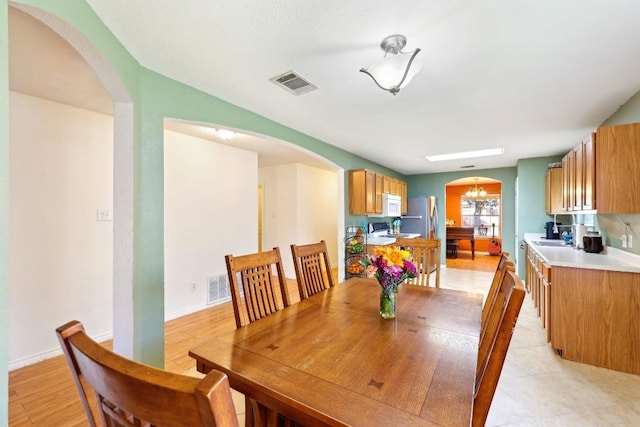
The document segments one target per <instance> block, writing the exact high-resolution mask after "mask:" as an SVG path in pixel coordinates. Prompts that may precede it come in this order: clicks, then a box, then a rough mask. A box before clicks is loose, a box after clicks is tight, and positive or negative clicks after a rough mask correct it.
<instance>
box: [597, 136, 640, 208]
mask: <svg viewBox="0 0 640 427" xmlns="http://www.w3.org/2000/svg"><path fill="white" fill-rule="evenodd" d="M595 152H596V156H595V158H596V168H597V170H596V195H595V196H596V207H597V209H598V213H599V214H600V213H602V214H637V213H640V186H639V185H638V183H639V181H640V180H639V178H638V177H640V123H632V124H628V125H617V126H606V127H601V128H598V131H597V134H596V144H595Z"/></svg>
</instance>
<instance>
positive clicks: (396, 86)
mask: <svg viewBox="0 0 640 427" xmlns="http://www.w3.org/2000/svg"><path fill="white" fill-rule="evenodd" d="M406 44H407V38H406V37H405V36H403V35H400V34H394V35H392V36H389V37H385V38H384V40H382V43H380V48H381V49H382V50H383V51H384V57H383V58H382V59H381V60H379V61H378V62H376V63H375V64H373V65H370V66H369V67H367V68H361V69H360V71H361V72H363V73H365V74H367V75H368V76H369V77H371V78H372V79H373V81H374V82H375V84H377V85H378V87H379V88H380V89H382V90H386V91H388V92H391V93H392V94H394V95H397V93H398V92H400V89H402V88H403V87H405V86H406V85H408V84H409V82H410V81H411V79H413V77H414V76H415V75H416V74H418V72H419V71H420V69H421V68H422V64H421V63H420V61H414V59H415V57H416V55H417V54H418V53H419V52H420V49H416V50H414V51H413V52H402V48H403V47H404V46H405V45H406ZM411 65H413V68H412V67H411Z"/></svg>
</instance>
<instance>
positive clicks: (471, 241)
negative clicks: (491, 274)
mask: <svg viewBox="0 0 640 427" xmlns="http://www.w3.org/2000/svg"><path fill="white" fill-rule="evenodd" d="M445 199H446V206H445V220H444V223H445V230H446V237H445V239H446V244H447V267H448V268H461V269H468V270H483V271H493V270H495V267H496V263H497V260H498V257H497V256H495V255H499V254H500V253H501V251H502V234H503V233H502V182H501V181H499V180H496V179H493V178H488V177H483V176H477V177H467V178H461V179H457V180H454V181H450V182H448V183H447V184H446V185H445Z"/></svg>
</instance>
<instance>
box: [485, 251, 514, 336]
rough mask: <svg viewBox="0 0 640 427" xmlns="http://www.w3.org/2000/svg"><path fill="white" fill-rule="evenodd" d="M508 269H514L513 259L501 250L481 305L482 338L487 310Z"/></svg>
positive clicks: (490, 306) (493, 301) (488, 310)
mask: <svg viewBox="0 0 640 427" xmlns="http://www.w3.org/2000/svg"><path fill="white" fill-rule="evenodd" d="M507 269H508V270H511V271H515V264H514V263H513V261H511V260H510V259H509V253H508V252H502V253H501V254H500V260H498V265H497V266H496V271H495V273H494V275H493V279H492V280H491V286H490V287H489V293H488V294H487V298H486V300H485V303H484V306H483V307H482V318H481V321H480V336H481V339H482V335H483V333H482V331H483V330H484V325H485V323H486V321H487V316H488V315H489V312H490V311H491V309H492V308H493V305H494V304H495V300H496V295H497V293H498V289H499V288H500V283H501V282H502V278H503V277H504V274H505V272H506V271H507Z"/></svg>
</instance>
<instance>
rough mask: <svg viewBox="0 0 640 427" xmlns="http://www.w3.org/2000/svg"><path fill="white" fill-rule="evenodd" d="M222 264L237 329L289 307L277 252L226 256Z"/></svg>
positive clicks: (275, 250) (285, 283)
mask: <svg viewBox="0 0 640 427" xmlns="http://www.w3.org/2000/svg"><path fill="white" fill-rule="evenodd" d="M225 262H226V265H227V275H228V278H229V287H230V288H231V299H232V301H233V312H234V316H235V319H236V327H238V328H240V327H242V326H244V325H246V324H249V323H252V322H255V321H256V320H259V319H262V318H263V317H266V316H269V315H270V314H273V313H275V312H277V311H278V310H281V309H282V308H284V307H287V306H289V304H290V298H289V293H288V291H287V282H286V278H285V275H284V267H283V266H282V259H281V257H280V249H278V248H273V249H272V250H271V251H266V252H258V253H255V254H248V255H239V256H234V255H226V256H225ZM274 268H275V271H274ZM241 289H242V295H241V293H240V290H241Z"/></svg>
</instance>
